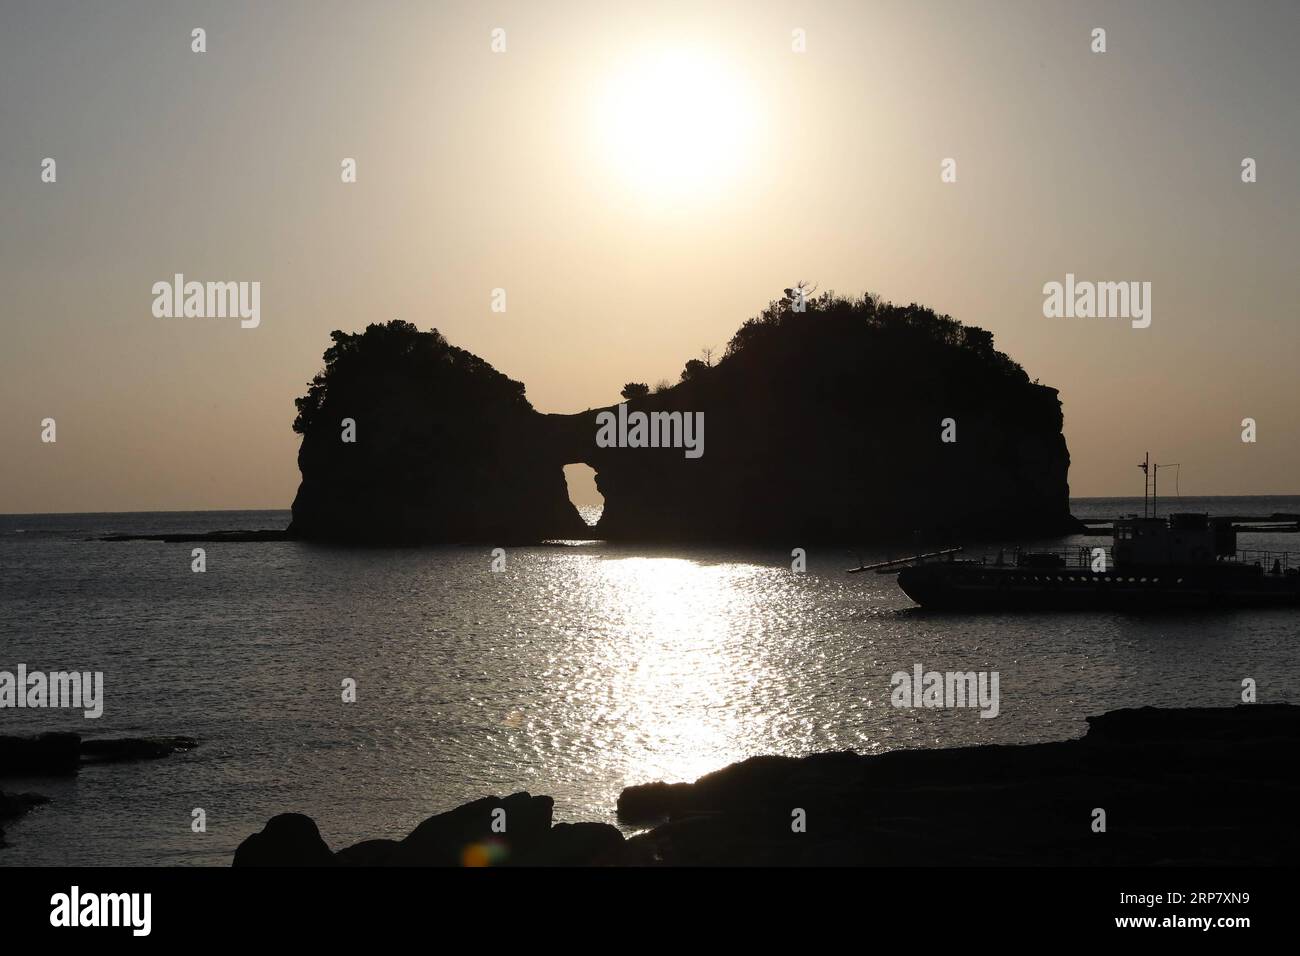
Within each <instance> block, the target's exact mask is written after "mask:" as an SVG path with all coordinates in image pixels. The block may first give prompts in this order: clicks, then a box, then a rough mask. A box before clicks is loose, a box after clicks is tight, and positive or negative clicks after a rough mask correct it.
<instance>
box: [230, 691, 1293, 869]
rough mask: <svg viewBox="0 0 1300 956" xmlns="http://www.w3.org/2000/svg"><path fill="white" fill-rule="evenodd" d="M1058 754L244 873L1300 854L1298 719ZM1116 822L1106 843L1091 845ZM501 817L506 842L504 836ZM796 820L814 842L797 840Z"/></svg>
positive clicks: (987, 759) (756, 761) (485, 803)
mask: <svg viewBox="0 0 1300 956" xmlns="http://www.w3.org/2000/svg"><path fill="white" fill-rule="evenodd" d="M1088 724H1089V730H1088V733H1087V735H1086V736H1085V737H1083V738H1081V739H1078V740H1068V741H1063V742H1059V743H1046V744H1030V745H1024V746H983V747H965V748H953V749H947V750H912V751H898V752H894V753H886V754H879V755H873V756H861V755H858V754H852V753H831V754H817V755H814V756H809V757H800V758H795V757H755V758H753V759H751V760H746V761H743V762H741V763H737V764H733V765H731V766H730V767H727V768H725V769H723V770H720V771H718V772H716V773H712V774H709V775H707V776H705V777H702V778H700V779H699V780H697V781H696V782H695V783H693V784H665V783H652V784H647V785H644V786H637V787H629V788H627V789H626V790H624V791H623V793H622V795H621V796H620V797H619V801H618V811H619V816H620V818H621V819H622V820H623V821H624V822H626V823H629V824H634V825H653V829H650V830H649V831H648V832H645V833H642V834H640V835H637V836H634V837H632V838H631V839H627V840H624V838H623V836H622V834H621V833H620V832H619V831H618V830H617V829H616V828H614V827H612V826H609V825H607V824H600V823H578V824H560V825H558V826H552V825H551V808H552V801H551V799H550V798H549V797H542V796H537V797H534V796H531V795H529V794H527V793H517V794H513V795H512V796H509V797H506V798H504V799H498V798H496V797H487V798H485V799H483V800H478V801H475V802H474V803H470V804H466V805H464V806H462V807H459V808H457V809H455V810H452V811H449V812H447V813H442V814H438V815H437V816H434V817H430V818H429V819H428V820H426V821H425V822H424V823H422V824H420V826H418V827H417V828H416V829H415V830H414V831H413V832H412V833H411V834H410V835H409V836H407V837H406V838H405V839H403V840H368V841H365V842H363V843H359V844H357V845H355V846H352V847H348V848H347V849H343V850H340V851H338V852H337V853H333V854H330V853H329V849H328V847H327V846H326V845H325V842H324V840H323V839H321V837H320V834H319V832H318V831H317V829H316V825H315V823H313V822H312V821H311V820H310V818H308V817H303V816H301V815H298V814H290V815H285V816H281V817H275V818H274V819H273V820H272V821H271V822H270V823H269V824H268V825H267V828H266V829H265V830H263V831H262V833H260V834H255V835H254V836H252V837H249V838H248V839H247V840H245V841H244V843H243V844H241V846H240V848H239V850H238V851H237V852H236V854H235V864H236V865H239V866H242V865H280V866H303V865H345V866H455V865H460V864H497V865H501V864H504V865H524V866H528V865H565V866H587V865H638V864H665V865H676V866H682V865H695V866H700V865H702V866H724V865H725V866H735V865H765V866H774V865H775V866H791V865H855V866H860V865H895V866H917V865H944V866H962V865H990V864H992V865H1002V864H1007V865H1015V864H1022V865H1058V864H1066V865H1119V866H1149V865H1186V866H1193V865H1201V866H1221V865H1243V864H1244V865H1258V864H1264V865H1276V864H1293V863H1294V862H1295V860H1296V858H1297V852H1300V828H1297V827H1296V826H1295V822H1294V812H1295V807H1296V806H1297V798H1300V770H1297V766H1296V762H1295V759H1294V755H1295V753H1296V752H1297V747H1298V746H1300V707H1294V706H1289V705H1271V706H1264V705H1249V706H1241V707H1237V708H1231V709H1228V708H1216V709H1210V708H1206V709H1185V710H1156V709H1154V708H1142V709H1139V710H1120V711H1114V712H1111V713H1108V714H1105V715H1103V716H1100V717H1092V718H1089V721H1088ZM1098 809H1101V810H1104V811H1105V824H1106V825H1105V831H1104V832H1097V831H1095V830H1094V823H1095V821H1096V820H1097V819H1098V818H1097V817H1096V815H1095V811H1096V810H1098ZM497 811H502V812H503V814H504V816H503V819H504V821H505V824H506V833H505V834H499V833H496V832H494V830H493V828H492V824H493V821H494V819H497V816H496V812H497ZM797 821H802V822H803V823H804V826H803V828H802V832H798V831H799V828H798V827H796V826H794V824H795V823H796V822H797Z"/></svg>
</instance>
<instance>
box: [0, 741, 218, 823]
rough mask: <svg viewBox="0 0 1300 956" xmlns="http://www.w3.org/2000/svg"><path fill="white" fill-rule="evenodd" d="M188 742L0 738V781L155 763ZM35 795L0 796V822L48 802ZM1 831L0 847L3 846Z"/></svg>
mask: <svg viewBox="0 0 1300 956" xmlns="http://www.w3.org/2000/svg"><path fill="white" fill-rule="evenodd" d="M197 746H198V741H197V740H195V739H194V738H193V737H100V738H91V739H89V740H86V739H83V738H82V736H81V735H80V734H74V733H59V732H55V733H46V734H37V735H36V736H34V737H11V736H0V777H68V776H72V775H74V774H76V773H77V772H78V771H80V770H81V768H82V767H85V766H87V765H90V764H105V763H126V762H130V761H136V760H157V759H159V758H161V757H167V756H170V755H171V754H174V753H182V752H184V751H187V750H193V749H194V748H195V747H197ZM49 802H50V798H49V797H47V796H44V795H43V794H39V793H5V792H4V791H0V823H4V822H5V821H9V820H15V819H17V818H18V817H21V816H22V815H24V814H25V813H27V812H28V811H29V810H31V809H32V808H33V807H37V806H40V805H41V804H45V803H49ZM6 845H7V844H6V843H5V834H4V830H3V828H0V848H2V847H4V846H6Z"/></svg>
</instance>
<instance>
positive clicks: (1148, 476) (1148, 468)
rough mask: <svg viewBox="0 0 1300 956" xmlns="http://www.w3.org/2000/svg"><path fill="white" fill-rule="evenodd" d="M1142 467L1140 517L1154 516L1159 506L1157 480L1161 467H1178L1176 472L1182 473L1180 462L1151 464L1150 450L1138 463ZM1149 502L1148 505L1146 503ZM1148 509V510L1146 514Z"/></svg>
mask: <svg viewBox="0 0 1300 956" xmlns="http://www.w3.org/2000/svg"><path fill="white" fill-rule="evenodd" d="M1138 467H1139V468H1141V469H1142V517H1144V518H1148V517H1149V518H1154V517H1155V516H1156V511H1157V510H1158V508H1159V504H1158V501H1159V497H1160V495H1159V481H1160V469H1161V468H1178V469H1179V471H1178V472H1177V473H1176V474H1179V475H1180V474H1182V471H1181V468H1182V463H1181V462H1177V461H1171V462H1167V463H1166V464H1163V465H1153V464H1151V452H1147V453H1146V458H1145V459H1143V461H1142V463H1141V464H1140V465H1138ZM1148 502H1149V505H1148ZM1148 511H1149V512H1150V513H1149V514H1148Z"/></svg>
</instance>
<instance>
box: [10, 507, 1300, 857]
mask: <svg viewBox="0 0 1300 956" xmlns="http://www.w3.org/2000/svg"><path fill="white" fill-rule="evenodd" d="M1162 505H1163V506H1164V507H1167V508H1171V509H1176V510H1180V511H1207V512H1210V513H1212V514H1236V515H1270V514H1275V513H1290V514H1295V513H1297V512H1300V496H1290V497H1251V498H1207V499H1191V498H1184V499H1181V500H1180V501H1177V502H1171V501H1162ZM1072 510H1073V512H1074V514H1075V515H1076V516H1078V517H1080V518H1107V517H1113V516H1115V515H1117V514H1124V513H1133V512H1139V513H1140V512H1141V510H1142V499H1140V498H1138V499H1120V498H1102V499H1078V500H1076V501H1074V502H1073V503H1072ZM596 513H598V512H596ZM585 516H586V517H588V520H589V521H590V520H594V518H595V513H592V512H590V511H588V512H586V513H585ZM288 521H289V514H288V512H287V511H239V512H236V511H219V512H189V513H147V514H146V513H142V514H59V515H16V516H3V517H0V671H6V670H7V671H11V672H12V671H14V670H15V669H16V668H17V666H18V665H19V664H25V665H26V666H27V669H28V670H29V671H36V670H40V671H57V670H78V671H101V672H103V674H104V692H103V714H102V716H100V717H98V718H87V717H85V716H84V715H83V714H82V712H81V711H80V710H48V709H46V710H39V709H35V710H34V709H0V734H34V733H40V732H44V731H54V730H68V731H74V732H76V733H79V734H81V735H82V736H83V737H123V736H136V737H138V736H161V735H186V736H190V737H194V738H196V739H197V740H198V742H199V743H198V746H197V747H196V748H195V749H194V750H192V751H189V752H186V753H180V754H175V755H173V756H170V757H167V758H164V759H160V760H153V761H144V762H136V763H126V764H110V765H97V766H87V767H84V768H83V769H82V770H81V772H80V773H79V774H78V775H77V776H75V777H68V778H62V779H60V778H22V777H6V776H0V788H2V789H4V790H5V791H7V792H25V791H30V792H37V793H43V794H45V795H47V796H49V797H50V798H51V800H50V802H49V803H48V804H46V805H44V806H41V807H39V808H37V809H36V810H34V811H33V812H32V813H30V814H28V815H27V816H26V817H24V818H22V819H21V820H18V821H9V822H8V823H7V824H5V826H4V829H5V832H6V836H7V839H8V842H9V844H10V846H8V847H7V848H4V849H0V866H30V865H78V866H81V865H107V864H117V865H185V866H191V865H192V866H204V865H207V866H226V865H229V864H230V862H231V858H232V855H233V853H234V850H235V848H236V847H237V846H238V845H239V843H240V841H242V840H243V839H244V838H245V837H247V836H249V835H250V834H252V833H255V832H257V831H258V830H260V829H261V828H262V826H263V825H264V824H265V823H266V821H267V819H269V818H270V817H271V816H273V815H275V814H277V813H282V812H286V811H297V812H301V813H306V814H309V815H310V816H311V817H313V818H314V819H315V820H316V822H317V823H318V824H319V826H320V830H321V834H322V836H323V837H324V838H325V840H326V842H327V843H329V845H330V846H331V847H333V848H335V849H338V848H341V847H344V846H348V845H351V844H352V843H355V842H358V841H360V840H364V839H370V838H374V837H392V838H401V837H402V836H404V835H405V834H407V833H408V832H410V830H412V829H413V828H414V827H415V826H416V825H417V824H418V823H420V822H421V821H422V820H424V819H425V818H427V817H428V816H430V815H432V814H434V813H438V812H441V811H443V810H448V809H451V808H453V807H456V806H458V805H460V804H462V803H465V802H468V801H470V800H474V799H477V798H479V797H483V796H486V795H489V794H495V795H505V794H508V793H513V792H516V791H520V790H527V791H529V792H531V793H534V794H549V795H550V796H552V797H554V799H555V815H556V819H557V821H579V820H597V821H607V822H611V823H617V820H616V817H615V803H616V801H617V798H618V795H619V792H620V791H621V790H622V788H624V787H626V786H629V785H632V784H638V783H647V782H650V781H655V780H665V781H690V780H694V779H696V778H698V777H700V776H701V775H703V774H706V773H708V772H710V771H713V770H717V769H720V768H722V767H724V766H726V765H727V764H730V763H732V762H735V761H738V760H742V759H744V758H746V757H751V756H754V755H758V754H789V755H799V754H808V753H813V752H818V751H833V750H852V751H857V752H859V753H880V752H884V751H889V750H895V749H899V748H916V747H952V746H964V745H972V744H982V743H1007V744H1015V743H1029V742H1035V741H1048V740H1063V739H1067V738H1073V737H1078V736H1080V735H1082V734H1084V733H1085V732H1086V730H1087V724H1086V720H1087V718H1088V716H1089V715H1091V714H1099V713H1102V712H1104V711H1107V710H1111V709H1114V708H1118V707H1142V706H1161V707H1179V706H1206V707H1229V706H1233V705H1235V704H1237V703H1239V702H1240V701H1241V698H1242V693H1243V682H1245V681H1247V680H1249V681H1253V682H1254V685H1255V686H1256V688H1257V695H1258V699H1259V700H1260V701H1261V702H1292V703H1294V702H1297V699H1298V696H1300V695H1297V687H1298V686H1300V663H1298V662H1297V655H1296V653H1295V641H1296V636H1297V625H1298V624H1300V611H1297V610H1286V609H1275V610H1224V611H1215V612H1205V611H1201V612H1181V613H1172V612H1171V613H1148V614H1132V613H1119V612H1097V613H1086V612H1084V613H1069V614H1014V615H1012V614H988V613H985V614H971V615H954V614H938V613H932V612H926V611H923V610H921V609H918V608H916V607H915V606H914V605H913V604H912V602H911V601H910V600H909V599H908V598H907V597H906V596H905V595H904V594H903V593H902V592H901V591H899V590H898V587H897V585H896V583H895V580H894V578H893V576H890V575H877V574H873V573H864V574H853V575H850V574H847V573H845V572H846V569H847V568H850V567H856V566H858V565H859V563H863V562H866V563H870V562H872V561H880V560H885V559H888V558H893V557H898V556H900V555H901V554H903V553H906V548H905V547H903V548H900V547H899V546H898V545H891V546H889V547H883V546H881V547H870V546H866V545H864V546H863V547H861V548H859V549H846V548H818V547H814V546H808V547H806V548H805V549H804V552H805V554H806V570H804V571H796V570H793V565H794V564H795V563H797V560H798V558H797V557H796V556H795V555H794V554H792V552H794V551H795V549H796V548H799V547H800V543H799V542H790V547H788V548H775V547H774V548H759V547H650V546H630V545H623V544H618V545H615V544H607V543H604V542H600V541H595V540H592V541H572V542H557V543H551V544H546V545H541V546H537V547H520V548H508V549H506V550H505V552H504V554H503V555H501V554H498V555H494V554H493V549H492V548H490V547H486V546H484V547H429V548H408V549H395V550H383V549H346V548H338V547H329V546H322V545H313V544H303V543H296V542H262V543H236V542H223V543H206V544H165V543H160V542H154V541H133V542H107V541H102V540H99V539H100V538H101V537H102V536H104V535H110V534H163V533H183V532H206V531H222V530H253V529H264V528H273V529H278V528H284V527H285V526H286V525H287V524H288ZM1107 543H1108V542H1107V541H1106V540H1105V539H1101V538H1091V537H1071V538H1063V539H1056V540H1052V541H1045V542H1037V543H1036V544H1038V545H1043V546H1051V547H1073V546H1083V545H1086V546H1089V547H1093V546H1098V545H1104V544H1107ZM1013 544H1014V542H1007V545H1008V546H1011V545H1013ZM1239 544H1240V547H1242V548H1258V549H1264V550H1274V551H1286V550H1290V551H1293V552H1296V551H1300V536H1297V535H1295V534H1284V533H1259V534H1254V533H1252V534H1244V535H1242V536H1241V539H1240V542H1239ZM195 547H202V548H203V549H204V550H205V562H206V570H204V571H203V572H202V573H199V572H196V571H194V570H192V565H193V561H194V558H193V556H192V550H193V548H195ZM983 547H984V546H983V545H982V546H981V548H983ZM988 547H989V549H990V550H991V551H993V552H995V551H996V550H997V543H996V542H995V543H993V544H991V545H989V546H988ZM502 558H504V564H502V561H501V559H502ZM494 561H495V564H496V567H497V570H493V567H494ZM918 664H919V665H921V666H922V668H923V669H924V670H926V671H929V670H938V671H949V670H960V671H963V672H965V671H977V672H980V671H983V672H987V673H992V672H995V671H996V672H997V673H998V675H999V688H1000V689H999V696H1000V701H999V707H998V712H997V716H996V717H993V718H989V717H984V716H981V711H980V710H979V709H977V708H949V709H924V708H922V709H906V708H897V707H894V706H892V705H891V676H892V675H893V674H894V673H895V672H898V671H906V672H911V671H912V670H913V668H914V667H915V666H916V665H918ZM349 686H351V687H354V688H355V691H354V695H349V694H348V693H347V690H346V688H347V687H349ZM349 696H354V697H355V699H352V700H346V699H345V697H349ZM200 810H201V811H202V814H198V813H196V811H200ZM199 821H201V822H202V823H203V825H202V826H199V825H198V823H199ZM629 832H630V831H629Z"/></svg>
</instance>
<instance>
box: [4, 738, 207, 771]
mask: <svg viewBox="0 0 1300 956" xmlns="http://www.w3.org/2000/svg"><path fill="white" fill-rule="evenodd" d="M197 746H198V741H196V740H195V739H194V738H193V737H122V738H106V739H91V740H83V739H82V738H81V735H80V734H70V733H48V734H38V735H37V736H35V737H0V777H2V776H33V777H63V776H68V775H71V774H75V773H76V772H77V771H78V770H80V769H81V767H82V766H83V765H84V764H89V763H117V762H122V761H129V760H156V759H158V758H160V757H166V756H169V755H171V754H174V753H179V752H182V751H186V750H192V749H194V748H195V747H197Z"/></svg>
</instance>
